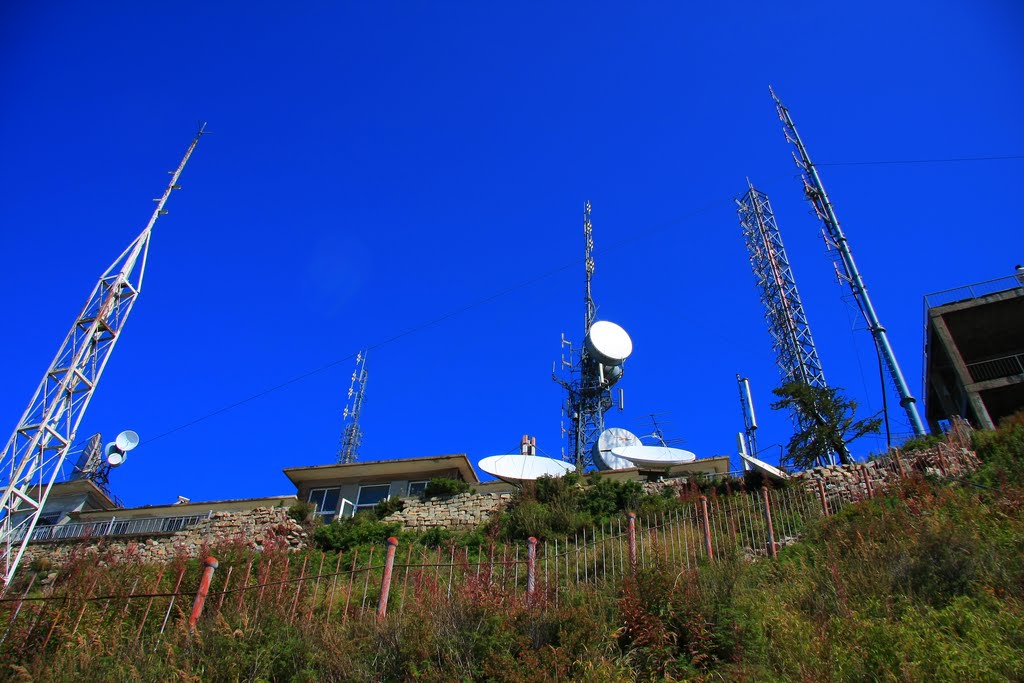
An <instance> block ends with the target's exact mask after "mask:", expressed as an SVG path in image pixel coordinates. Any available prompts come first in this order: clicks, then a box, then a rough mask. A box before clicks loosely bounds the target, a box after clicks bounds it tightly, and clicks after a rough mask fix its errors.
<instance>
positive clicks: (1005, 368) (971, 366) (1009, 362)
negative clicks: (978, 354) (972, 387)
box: [967, 353, 1024, 382]
mask: <svg viewBox="0 0 1024 683" xmlns="http://www.w3.org/2000/svg"><path fill="white" fill-rule="evenodd" d="M967 371H968V372H970V373H971V379H972V380H974V381H975V382H984V381H986V380H990V379H998V378H1000V377H1012V376H1013V375H1022V374H1024V353H1015V354H1012V355H1009V356H1003V357H1002V358H992V359H990V360H982V361H978V362H976V363H968V364H967Z"/></svg>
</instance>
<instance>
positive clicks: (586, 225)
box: [552, 201, 633, 473]
mask: <svg viewBox="0 0 1024 683" xmlns="http://www.w3.org/2000/svg"><path fill="white" fill-rule="evenodd" d="M583 238H584V253H585V255H586V258H585V280H584V292H583V306H584V317H583V324H584V328H583V334H584V338H583V345H582V346H581V347H580V348H579V349H575V348H574V347H573V345H572V342H571V341H570V340H568V339H566V338H565V334H563V335H562V359H561V366H560V368H559V370H560V373H561V376H559V372H558V371H556V372H552V379H554V380H555V382H557V383H558V384H560V385H561V386H562V387H563V388H564V389H565V391H566V400H565V403H564V404H563V407H562V411H563V412H562V415H563V418H565V417H567V418H569V428H568V429H566V428H565V425H564V422H563V425H562V433H563V435H564V436H565V437H566V438H567V441H568V445H569V449H568V452H565V451H563V455H562V457H563V458H564V459H565V460H566V461H568V462H570V463H572V464H573V465H575V467H576V471H577V472H581V473H582V472H583V471H584V470H585V469H586V468H587V467H588V466H591V465H593V464H594V463H593V461H592V450H593V448H592V447H593V445H594V444H595V443H596V442H597V439H598V435H600V434H601V433H602V432H603V431H604V414H605V413H606V412H607V411H608V410H609V409H610V408H611V407H612V406H613V405H615V401H614V399H613V398H612V393H611V386H612V385H613V384H615V383H616V382H618V381H619V380H620V379H621V378H622V373H623V368H622V364H623V362H624V361H625V360H626V358H628V357H629V355H630V354H631V353H632V352H633V341H632V340H631V339H630V338H629V335H628V334H626V331H625V330H624V329H622V328H621V327H619V326H618V325H616V324H615V323H613V322H609V321H607V320H598V319H597V304H595V303H594V298H593V296H592V295H591V282H592V280H593V276H594V227H593V224H592V223H591V222H590V202H589V201H588V202H586V203H585V204H584V207H583ZM622 404H623V400H622V397H621V394H620V397H619V405H622Z"/></svg>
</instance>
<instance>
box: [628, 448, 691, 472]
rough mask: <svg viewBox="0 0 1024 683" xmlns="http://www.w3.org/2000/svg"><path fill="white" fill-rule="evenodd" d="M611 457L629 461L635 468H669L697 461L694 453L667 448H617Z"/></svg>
mask: <svg viewBox="0 0 1024 683" xmlns="http://www.w3.org/2000/svg"><path fill="white" fill-rule="evenodd" d="M612 455H615V456H617V457H619V458H623V459H625V460H628V461H630V462H631V463H633V464H634V465H636V466H637V467H671V466H672V465H681V464H683V463H684V462H693V461H694V460H696V459H697V455H696V454H695V453H691V452H690V451H684V450H683V449H681V448H669V447H668V446H619V447H617V448H613V449H612Z"/></svg>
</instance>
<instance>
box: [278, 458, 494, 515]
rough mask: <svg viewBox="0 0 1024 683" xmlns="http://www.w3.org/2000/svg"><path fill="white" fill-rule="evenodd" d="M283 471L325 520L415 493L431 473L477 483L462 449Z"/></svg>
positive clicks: (472, 483)
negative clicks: (437, 453)
mask: <svg viewBox="0 0 1024 683" xmlns="http://www.w3.org/2000/svg"><path fill="white" fill-rule="evenodd" d="M284 473H285V476H287V477H288V478H289V479H290V480H291V482H292V483H293V484H295V488H296V489H298V498H299V500H304V501H308V502H310V503H313V504H314V505H316V514H317V515H318V516H319V517H320V518H321V519H323V521H324V522H330V521H332V520H333V519H334V518H335V517H339V516H342V517H343V516H350V515H352V514H353V512H354V511H356V512H358V511H359V510H370V509H372V508H373V507H374V506H375V505H376V504H377V503H379V502H380V501H382V500H386V499H388V498H391V497H392V496H398V497H400V498H406V497H409V496H415V495H419V494H420V493H423V490H424V489H425V488H426V486H427V484H428V483H429V482H430V480H431V479H434V478H435V477H446V478H449V479H456V480H458V481H464V482H467V483H468V484H470V485H474V484H478V483H480V478H479V477H477V475H476V470H474V469H473V465H472V464H470V462H469V458H467V457H466V454H465V453H456V454H454V455H435V456H429V457H423V458H403V459H399V460H375V461H367V462H352V463H347V464H336V465H314V466H311V467H290V468H287V469H285V470H284Z"/></svg>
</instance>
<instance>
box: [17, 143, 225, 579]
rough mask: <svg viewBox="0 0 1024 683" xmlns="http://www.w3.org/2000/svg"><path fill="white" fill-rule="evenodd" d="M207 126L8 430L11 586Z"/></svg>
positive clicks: (140, 286)
mask: <svg viewBox="0 0 1024 683" xmlns="http://www.w3.org/2000/svg"><path fill="white" fill-rule="evenodd" d="M204 130H205V125H204V126H201V127H200V129H199V132H198V133H196V137H195V138H194V139H193V140H192V144H191V145H189V148H188V151H186V152H185V156H184V158H182V160H181V163H180V164H179V165H178V168H177V169H176V170H174V171H170V172H169V173H170V174H171V181H170V183H169V184H168V185H167V188H166V189H165V190H164V193H163V195H162V196H161V197H159V198H157V199H154V200H153V201H155V202H156V209H155V210H154V211H153V215H152V216H151V217H150V219H149V222H148V223H147V224H146V227H145V228H143V230H142V232H141V233H139V235H138V237H136V238H135V239H134V240H133V241H132V243H131V244H129V245H128V248H127V249H125V250H124V252H122V253H121V255H120V256H118V257H117V259H116V260H115V261H114V263H113V264H111V266H110V267H109V268H107V270H106V271H104V273H103V274H102V275H101V276H100V279H99V282H98V283H96V287H95V288H94V289H93V291H92V293H91V294H90V295H89V298H88V300H87V301H86V303H85V307H84V308H82V312H81V313H80V314H79V316H78V318H76V319H75V322H74V324H73V325H72V326H71V331H70V332H69V333H68V336H67V337H66V338H65V340H64V343H63V344H62V345H61V346H60V349H58V351H57V355H56V356H55V357H54V359H53V362H52V363H51V364H50V367H49V369H48V370H47V371H46V374H45V375H43V379H42V382H41V383H40V384H39V388H38V389H36V393H35V395H33V396H32V400H31V401H29V404H28V408H27V409H26V410H25V413H24V415H22V417H21V420H20V421H19V422H18V425H17V426H16V427H15V428H14V433H13V434H12V435H11V438H10V440H9V441H8V442H7V445H6V446H5V447H4V450H3V452H2V453H0V486H2V487H3V494H2V497H0V572H2V575H0V580H2V582H3V586H2V589H0V590H2V591H6V589H7V587H8V586H10V583H11V580H12V578H13V577H14V574H15V571H16V570H17V568H18V563H19V562H20V561H21V557H22V555H23V554H24V552H25V547H26V546H27V545H28V542H29V540H30V539H31V538H32V532H33V530H34V529H35V527H36V523H37V522H38V521H39V517H40V515H41V514H42V511H43V506H44V505H45V504H46V498H47V496H48V495H49V494H50V489H51V488H52V487H53V484H54V482H55V480H56V479H57V476H58V474H59V473H60V472H61V468H62V466H63V464H64V459H65V457H66V456H67V454H68V451H69V450H70V448H71V446H72V444H73V443H74V439H75V433H76V432H77V431H78V426H79V424H81V422H82V417H83V416H84V415H85V410H86V408H87V407H88V406H89V401H90V400H91V399H92V395H93V391H94V390H95V389H96V384H97V382H99V379H100V375H101V374H102V373H103V368H104V367H106V364H107V361H108V360H110V354H111V352H112V351H113V350H114V345H115V344H116V343H117V340H118V339H119V338H120V336H121V332H122V330H123V329H124V324H125V322H126V321H127V319H128V314H129V313H130V312H131V310H132V307H133V306H134V305H135V301H136V299H137V298H138V296H139V293H140V292H141V291H142V276H143V274H144V271H145V269H146V257H147V255H148V253H149V240H150V236H151V235H152V232H153V226H154V225H155V224H156V220H157V218H159V217H160V216H162V215H164V214H166V213H167V211H166V210H165V209H164V205H165V204H166V203H167V200H168V198H169V197H170V196H171V193H172V192H173V191H174V190H178V189H181V186H180V185H178V178H179V177H180V176H181V172H182V171H183V170H184V169H185V164H186V163H188V160H189V157H190V156H192V152H193V151H194V150H195V148H196V145H197V144H198V143H199V138H200V137H202V135H203V133H204Z"/></svg>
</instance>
